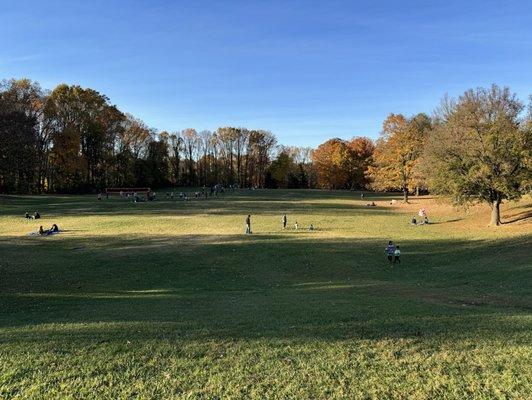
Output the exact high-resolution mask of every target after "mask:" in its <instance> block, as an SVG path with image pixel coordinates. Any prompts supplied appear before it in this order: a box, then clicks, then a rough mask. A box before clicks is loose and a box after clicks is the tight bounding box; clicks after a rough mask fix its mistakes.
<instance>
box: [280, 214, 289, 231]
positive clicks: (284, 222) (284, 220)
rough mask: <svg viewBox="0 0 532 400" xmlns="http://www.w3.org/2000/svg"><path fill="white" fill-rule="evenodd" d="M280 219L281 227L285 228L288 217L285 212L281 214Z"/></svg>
mask: <svg viewBox="0 0 532 400" xmlns="http://www.w3.org/2000/svg"><path fill="white" fill-rule="evenodd" d="M281 220H282V222H283V229H286V224H287V223H288V218H287V217H286V214H283V218H282V219H281Z"/></svg>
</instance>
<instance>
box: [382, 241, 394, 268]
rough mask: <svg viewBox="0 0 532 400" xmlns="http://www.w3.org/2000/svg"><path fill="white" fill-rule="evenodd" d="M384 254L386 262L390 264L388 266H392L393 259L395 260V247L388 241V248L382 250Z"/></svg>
mask: <svg viewBox="0 0 532 400" xmlns="http://www.w3.org/2000/svg"><path fill="white" fill-rule="evenodd" d="M384 254H386V257H388V261H389V262H390V265H392V264H393V262H394V258H395V245H394V244H393V242H392V241H391V240H390V241H389V242H388V246H386V249H385V250H384Z"/></svg>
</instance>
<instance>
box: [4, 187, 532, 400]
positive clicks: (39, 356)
mask: <svg viewBox="0 0 532 400" xmlns="http://www.w3.org/2000/svg"><path fill="white" fill-rule="evenodd" d="M158 197H159V198H158V200H157V201H155V202H150V203H138V204H135V203H133V202H132V201H130V200H125V199H120V198H116V197H115V198H111V199H109V200H103V201H101V202H98V201H96V198H95V196H19V197H17V196H12V197H6V196H4V197H0V398H5V399H17V398H20V399H152V398H153V399H171V398H176V399H180V398H183V399H229V398H243V399H249V398H256V399H336V398H339V399H359V398H360V399H406V398H409V399H440V398H443V399H475V398H479V399H498V398H500V399H530V398H532V262H531V256H532V246H531V244H532V235H531V231H532V229H531V227H532V223H531V220H530V218H529V217H530V214H531V207H532V202H531V200H530V198H527V199H525V200H523V201H521V202H520V203H519V204H515V203H509V204H506V205H504V207H503V219H504V220H506V221H511V222H510V223H507V224H504V225H503V226H501V227H500V228H488V227H487V226H486V224H487V222H488V220H489V209H488V208H485V207H474V208H470V209H468V210H464V209H453V208H451V207H450V206H447V205H444V204H441V203H439V202H437V201H436V200H435V199H432V198H430V197H420V198H412V201H411V202H412V204H410V205H403V204H400V203H397V204H395V205H390V204H389V201H390V199H391V198H393V196H376V195H371V194H367V195H366V198H365V199H364V200H361V199H360V196H359V194H358V193H355V192H327V191H290V190H284V191H281V190H278V191H277V190H257V191H248V190H242V191H240V192H237V193H226V194H225V195H224V196H222V197H220V198H213V199H201V200H196V199H191V200H190V201H189V202H184V201H180V200H178V199H176V200H173V201H172V200H170V199H168V198H167V197H166V196H165V194H164V192H162V191H161V192H159V193H158ZM372 200H374V201H375V202H376V203H377V204H378V206H377V207H372V208H369V207H366V206H365V203H366V202H368V201H372ZM420 207H425V208H426V209H427V211H428V214H429V217H430V218H431V219H432V221H433V222H434V224H431V225H428V226H411V225H410V219H411V217H412V216H413V215H414V214H415V213H416V212H417V210H418V209H419V208H420ZM35 210H38V211H39V212H41V214H42V216H43V218H42V219H41V220H40V221H34V220H25V219H24V218H23V215H24V212H26V211H28V212H30V213H33V211H35ZM284 212H286V213H287V214H288V224H289V227H290V228H292V226H293V224H294V223H295V221H297V222H298V223H299V226H300V228H301V229H300V230H299V231H294V230H293V229H289V230H286V231H283V230H282V229H281V215H282V213H284ZM248 213H249V214H252V229H253V234H252V235H249V236H245V235H243V232H244V219H245V216H246V215H247V214H248ZM52 223H57V224H58V225H59V227H60V228H61V229H64V230H65V232H63V233H61V234H59V235H56V236H53V237H30V236H27V234H28V233H29V232H30V231H35V230H37V229H38V227H39V225H40V224H42V225H43V226H44V227H45V228H48V227H49V226H50V225H51V224H52ZM310 223H312V224H313V225H314V226H315V227H316V228H317V230H316V231H312V232H309V231H307V230H306V227H307V226H308V224H310ZM388 240H394V241H395V242H396V243H397V244H399V245H400V246H401V249H402V263H401V264H399V265H395V266H394V267H393V268H391V267H390V266H389V265H388V262H387V260H386V259H385V257H384V247H385V246H386V243H387V241H388Z"/></svg>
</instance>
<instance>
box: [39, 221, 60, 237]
mask: <svg viewBox="0 0 532 400" xmlns="http://www.w3.org/2000/svg"><path fill="white" fill-rule="evenodd" d="M58 232H59V227H58V226H57V224H52V227H51V228H50V229H46V230H45V229H43V227H42V225H41V226H40V227H39V236H48V235H53V234H54V233H58Z"/></svg>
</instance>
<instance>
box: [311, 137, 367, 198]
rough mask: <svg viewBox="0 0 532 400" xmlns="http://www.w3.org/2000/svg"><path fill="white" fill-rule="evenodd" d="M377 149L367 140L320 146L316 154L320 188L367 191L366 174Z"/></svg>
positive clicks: (340, 141)
mask: <svg viewBox="0 0 532 400" xmlns="http://www.w3.org/2000/svg"><path fill="white" fill-rule="evenodd" d="M373 149H374V146H373V142H372V141H371V140H370V139H368V138H364V137H357V138H353V139H352V140H351V141H349V142H347V141H345V140H342V139H338V138H335V139H330V140H328V141H326V142H325V143H322V144H321V145H319V146H318V148H317V149H316V150H314V152H313V154H312V162H313V164H314V168H315V170H316V173H317V184H318V187H321V188H326V189H346V188H351V189H353V188H363V187H365V184H366V176H365V171H366V169H367V167H368V165H369V164H370V160H371V155H372V153H373Z"/></svg>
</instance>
